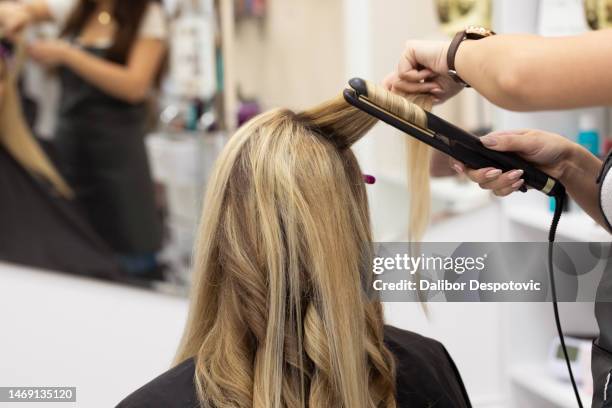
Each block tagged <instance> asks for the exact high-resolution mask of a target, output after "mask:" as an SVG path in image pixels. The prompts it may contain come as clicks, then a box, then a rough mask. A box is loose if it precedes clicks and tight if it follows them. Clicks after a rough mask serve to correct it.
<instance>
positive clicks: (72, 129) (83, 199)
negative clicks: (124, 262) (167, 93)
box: [55, 47, 162, 254]
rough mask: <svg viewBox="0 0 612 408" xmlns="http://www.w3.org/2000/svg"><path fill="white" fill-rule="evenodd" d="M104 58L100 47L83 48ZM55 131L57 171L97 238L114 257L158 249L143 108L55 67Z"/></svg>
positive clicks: (157, 227)
mask: <svg viewBox="0 0 612 408" xmlns="http://www.w3.org/2000/svg"><path fill="white" fill-rule="evenodd" d="M83 49H84V50H86V51H88V52H91V53H93V54H95V55H97V56H98V57H101V58H105V57H106V50H105V49H103V48H93V47H83ZM60 81H61V90H62V91H61V102H60V107H59V120H58V125H57V128H56V132H55V142H56V149H57V154H58V159H59V160H58V161H59V168H60V171H61V172H62V174H63V176H64V177H65V178H66V180H67V181H68V183H69V184H70V185H71V186H72V188H73V189H74V190H75V193H76V200H77V202H78V203H79V205H80V206H81V207H82V209H83V210H84V212H85V214H86V216H87V218H88V219H89V221H90V222H91V224H92V225H93V227H94V229H95V230H96V231H97V232H98V234H99V235H100V236H101V237H102V238H103V239H104V240H105V241H106V242H107V243H108V244H109V245H110V246H111V247H112V248H113V250H114V251H116V252H117V253H120V254H147V253H152V252H155V251H157V250H158V249H159V247H160V245H161V231H162V229H161V222H160V218H159V215H158V214H157V211H156V206H155V197H154V188H153V182H152V179H151V174H150V170H149V164H148V160H147V154H146V150H145V144H144V137H145V135H146V120H147V107H146V105H145V104H144V103H140V104H130V103H128V102H124V101H122V100H119V99H117V98H114V97H112V96H110V95H108V94H106V93H105V92H103V91H101V90H100V89H98V88H96V87H95V86H94V85H92V84H90V83H89V82H87V81H85V80H84V79H82V78H81V77H80V76H78V75H77V74H76V73H75V72H73V71H71V70H69V69H67V68H61V69H60Z"/></svg>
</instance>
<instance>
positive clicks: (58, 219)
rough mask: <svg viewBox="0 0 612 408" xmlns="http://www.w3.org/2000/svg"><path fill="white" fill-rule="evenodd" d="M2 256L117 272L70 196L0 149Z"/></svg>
mask: <svg viewBox="0 0 612 408" xmlns="http://www.w3.org/2000/svg"><path fill="white" fill-rule="evenodd" d="M0 192H1V193H0V226H1V227H2V233H0V260H2V261H7V262H12V263H17V264H21V265H27V266H33V267H36V268H42V269H48V270H54V271H61V272H68V273H73V274H78V275H85V276H91V277H96V278H104V279H112V280H115V279H118V278H119V277H120V275H121V270H120V267H119V265H118V263H117V262H116V261H115V259H114V257H113V253H112V251H111V249H110V248H109V247H108V246H107V245H106V244H105V243H104V242H103V241H102V240H101V239H100V237H99V236H98V235H97V234H96V233H95V231H93V229H92V228H91V226H90V225H89V223H88V222H87V221H86V220H84V219H83V217H82V216H81V214H80V212H79V211H78V210H77V209H76V208H75V206H74V203H73V202H72V201H70V200H66V199H65V198H63V197H61V196H59V195H58V194H57V193H56V192H55V190H54V189H53V186H51V185H49V184H47V183H45V182H44V181H43V180H41V179H39V178H36V177H34V176H32V175H31V174H30V173H28V172H27V171H26V170H25V169H24V168H23V167H22V166H21V165H20V164H19V163H18V162H17V161H16V160H15V159H14V158H13V157H12V156H11V155H10V154H9V153H8V152H7V151H6V149H4V147H0Z"/></svg>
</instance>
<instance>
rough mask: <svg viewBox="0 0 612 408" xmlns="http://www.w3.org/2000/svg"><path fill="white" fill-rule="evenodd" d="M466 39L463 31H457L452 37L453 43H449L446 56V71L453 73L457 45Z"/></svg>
mask: <svg viewBox="0 0 612 408" xmlns="http://www.w3.org/2000/svg"><path fill="white" fill-rule="evenodd" d="M466 38H467V35H466V33H465V31H459V32H458V33H457V34H455V36H454V37H453V41H451V44H450V46H449V47H448V53H447V54H446V65H447V66H448V69H449V70H451V71H455V72H457V71H456V70H455V56H456V55H457V50H458V49H459V45H461V43H462V42H463V40H465V39H466Z"/></svg>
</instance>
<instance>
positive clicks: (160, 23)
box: [140, 0, 169, 40]
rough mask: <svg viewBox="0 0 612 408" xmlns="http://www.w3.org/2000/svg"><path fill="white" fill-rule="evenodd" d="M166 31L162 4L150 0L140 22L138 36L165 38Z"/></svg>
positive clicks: (165, 19) (166, 22)
mask: <svg viewBox="0 0 612 408" xmlns="http://www.w3.org/2000/svg"><path fill="white" fill-rule="evenodd" d="M168 31H169V28H168V18H167V16H166V11H165V9H164V6H163V5H162V4H161V3H159V2H157V1H153V0H151V1H150V2H149V5H148V8H147V10H146V11H145V14H144V16H143V19H142V22H141V24H140V37H141V38H149V39H156V40H165V39H166V38H167V37H168Z"/></svg>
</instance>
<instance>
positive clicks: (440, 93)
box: [391, 41, 463, 103]
mask: <svg viewBox="0 0 612 408" xmlns="http://www.w3.org/2000/svg"><path fill="white" fill-rule="evenodd" d="M449 46H450V43H449V42H446V41H407V42H406V46H405V48H404V52H403V54H402V57H401V58H400V62H399V64H398V66H397V79H398V80H397V81H396V82H395V83H394V84H393V87H392V89H391V90H393V91H395V92H398V93H400V92H401V93H430V94H431V95H432V96H433V97H434V102H436V103H442V102H444V101H446V100H447V99H449V98H451V97H453V96H455V95H456V94H457V93H459V91H461V89H463V87H462V86H461V85H460V84H458V83H456V82H455V81H453V79H452V78H451V77H450V76H448V66H447V64H446V53H447V52H448V47H449Z"/></svg>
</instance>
